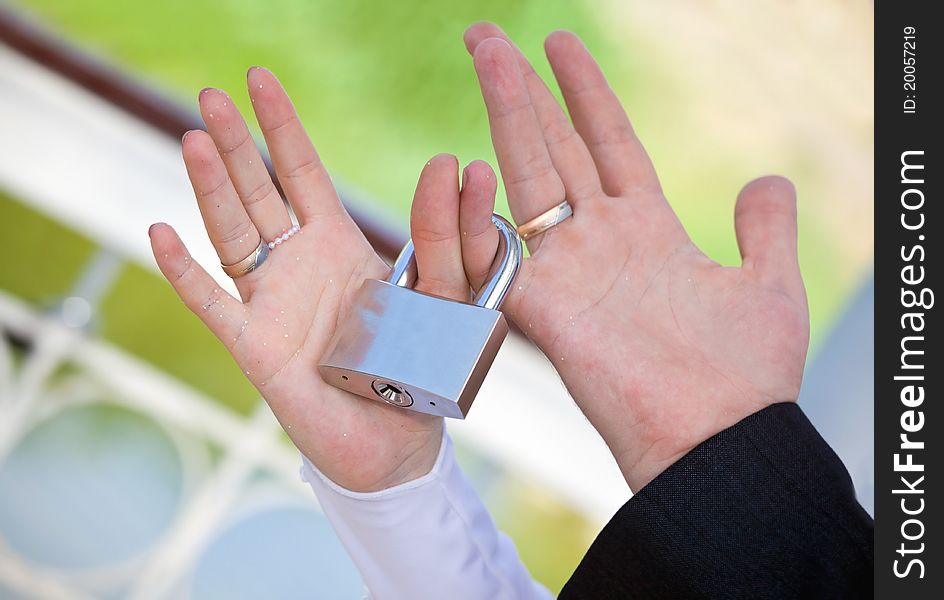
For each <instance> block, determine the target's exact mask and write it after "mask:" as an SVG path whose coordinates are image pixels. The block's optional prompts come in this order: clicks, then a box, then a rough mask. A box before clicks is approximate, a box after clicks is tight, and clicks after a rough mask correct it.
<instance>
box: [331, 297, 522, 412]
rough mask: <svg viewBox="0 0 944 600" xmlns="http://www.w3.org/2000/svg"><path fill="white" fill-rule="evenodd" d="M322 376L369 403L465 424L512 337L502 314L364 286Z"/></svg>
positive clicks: (338, 335) (335, 341)
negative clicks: (500, 349) (378, 402)
mask: <svg viewBox="0 0 944 600" xmlns="http://www.w3.org/2000/svg"><path fill="white" fill-rule="evenodd" d="M351 306H352V308H351V310H352V312H351V314H349V315H347V317H346V318H345V320H344V321H343V322H342V323H341V325H340V326H339V328H338V330H337V332H335V335H334V338H333V339H332V341H331V343H330V345H329V347H328V349H327V352H326V353H325V357H324V358H323V359H322V361H321V364H319V366H318V369H319V371H320V372H321V376H322V378H323V379H324V380H325V381H326V382H327V383H329V384H331V385H333V386H335V387H338V388H341V389H343V390H346V391H349V392H352V393H354V394H358V395H360V396H363V397H365V398H372V399H375V400H379V401H384V402H387V403H389V404H393V405H395V406H400V407H402V408H408V409H411V410H416V411H419V412H424V413H429V414H434V415H440V416H443V417H452V418H458V419H462V418H465V416H466V414H468V411H469V407H470V406H471V405H472V401H473V400H474V399H475V395H476V394H477V393H478V391H479V388H480V387H481V385H482V381H483V380H484V379H485V375H486V373H488V369H489V368H490V367H491V365H492V362H493V361H494V359H495V355H496V354H497V353H498V349H499V348H500V347H501V344H502V341H504V339H505V336H506V335H507V333H508V324H507V323H506V322H505V317H504V316H503V315H502V313H501V312H500V311H498V310H493V309H490V308H483V307H481V306H476V305H473V304H467V303H464V302H456V301H453V300H448V299H445V298H440V297H437V296H432V295H430V294H424V293H422V292H418V291H416V290H413V289H410V288H405V287H400V286H398V285H395V284H394V283H390V282H387V281H379V280H375V279H368V280H365V281H364V283H363V284H362V286H361V288H360V289H359V290H358V292H357V294H356V296H355V298H354V301H353V302H352V304H351Z"/></svg>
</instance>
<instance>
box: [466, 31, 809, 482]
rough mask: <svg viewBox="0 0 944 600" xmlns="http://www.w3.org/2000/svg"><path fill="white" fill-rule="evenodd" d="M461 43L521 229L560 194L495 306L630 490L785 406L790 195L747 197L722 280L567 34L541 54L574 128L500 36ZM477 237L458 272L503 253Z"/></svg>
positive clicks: (780, 183)
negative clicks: (564, 210)
mask: <svg viewBox="0 0 944 600" xmlns="http://www.w3.org/2000/svg"><path fill="white" fill-rule="evenodd" d="M465 43H466V46H467V48H468V50H469V52H471V53H472V54H473V58H474V65H475V70H476V72H477V74H478V77H479V82H480V84H481V88H482V95H483V97H484V99H485V104H486V107H487V109H488V116H489V121H490V124H491V132H492V141H493V143H494V146H495V152H496V154H497V156H498V163H499V166H500V168H501V173H502V178H503V179H504V182H505V189H506V191H507V195H508V201H509V204H510V207H511V212H512V215H513V216H514V218H515V221H517V222H518V223H519V224H520V223H524V222H526V221H528V220H530V219H532V218H534V217H535V216H537V215H539V214H540V213H542V212H544V211H545V210H547V209H549V208H551V207H553V206H554V205H556V204H557V203H559V202H560V201H561V200H562V199H564V198H566V199H567V200H569V201H570V203H571V205H572V206H573V210H574V216H573V217H572V218H571V219H568V220H567V221H564V222H563V223H561V224H559V225H558V226H556V227H554V228H553V229H551V230H549V231H548V232H546V233H544V234H543V235H541V236H539V237H538V238H534V239H532V240H530V241H529V249H530V251H531V257H530V258H529V259H528V260H526V261H525V262H524V264H523V265H522V269H521V272H520V275H519V276H518V280H517V282H516V285H515V288H514V290H513V291H512V293H511V294H510V295H509V297H508V299H507V301H506V302H505V311H506V313H508V314H509V315H510V316H511V317H512V319H513V320H514V321H515V322H516V323H517V324H518V326H519V327H520V328H521V329H522V330H523V331H524V332H525V333H526V334H527V335H528V336H529V337H530V338H531V339H532V340H533V341H534V342H535V343H536V344H537V346H538V347H540V349H541V350H542V351H543V352H544V353H545V354H546V355H547V356H548V357H549V358H550V359H551V361H552V362H553V364H554V366H555V367H557V370H558V372H559V373H560V375H561V377H562V379H563V381H564V383H565V384H566V385H567V388H568V390H569V391H570V392H571V394H572V395H573V397H574V399H575V401H576V402H577V404H578V405H579V406H580V408H581V409H582V410H583V412H584V414H585V415H586V416H587V418H588V419H589V420H590V421H591V423H592V424H593V425H594V426H595V427H596V428H597V430H598V431H599V432H600V434H601V435H602V436H603V438H604V439H605V440H606V442H607V444H608V445H609V447H610V450H611V451H612V452H613V454H614V456H615V457H616V459H617V462H618V463H619V465H620V468H621V470H622V472H623V475H624V477H625V478H626V481H627V482H628V483H629V485H630V487H631V488H632V489H635V490H638V489H639V488H641V487H642V486H644V485H645V484H646V483H648V482H649V481H650V480H652V479H653V478H654V477H655V476H656V475H658V474H659V473H660V472H661V471H662V470H664V469H665V468H666V467H667V466H669V465H671V464H672V463H674V462H675V461H677V460H678V459H679V458H681V457H682V456H683V455H684V454H686V453H687V452H688V451H689V450H691V449H692V448H694V447H695V446H696V445H698V444H699V443H701V442H702V441H704V440H706V439H707V438H709V437H711V436H712V435H713V434H715V433H717V432H719V431H721V430H723V429H725V428H727V427H729V426H731V425H733V424H734V423H736V422H737V421H739V420H740V419H742V418H744V417H746V416H748V415H750V414H752V413H754V412H756V411H758V410H760V409H761V408H764V407H765V406H767V405H770V404H774V403H777V402H791V401H795V400H796V398H797V394H798V393H799V388H800V380H801V378H802V374H803V365H804V361H805V356H806V350H807V343H808V338H809V318H808V313H807V305H806V294H805V291H804V288H803V282H802V280H801V278H800V271H799V267H798V264H797V248H796V200H795V192H794V189H793V186H792V185H791V184H790V183H789V182H788V181H787V180H785V179H783V178H780V177H765V178H761V179H758V180H755V181H753V182H751V183H749V184H748V185H747V186H746V187H745V188H744V189H743V191H742V192H741V194H740V196H739V197H738V199H737V203H736V205H735V210H734V213H735V214H734V220H735V227H736V230H737V239H738V245H739V247H740V250H741V256H742V264H741V266H740V267H739V268H734V267H723V266H721V265H719V264H717V263H715V262H714V261H712V260H710V259H709V258H708V257H706V256H705V255H704V254H703V253H702V252H701V251H700V250H699V249H698V248H697V247H696V246H695V245H694V244H693V243H692V241H691V240H690V239H689V237H688V235H687V234H686V232H685V229H684V228H683V227H682V225H681V223H680V222H679V220H678V218H677V217H676V215H675V213H674V212H673V211H672V208H671V207H670V205H669V203H668V201H667V200H666V198H665V197H664V195H663V193H662V190H661V187H660V185H659V181H658V178H657V177H656V173H655V170H654V169H653V167H652V165H651V163H650V161H649V158H648V157H647V156H646V152H645V150H644V149H643V147H642V144H641V143H640V141H639V139H638V138H637V137H636V135H635V134H634V132H633V129H632V127H631V126H630V123H629V120H628V119H627V117H626V115H625V113H624V112H623V109H622V107H621V106H620V104H619V101H618V100H617V98H616V96H615V95H614V93H613V91H612V90H611V89H610V88H609V87H608V85H607V83H606V80H605V79H604V77H603V74H602V72H601V71H600V69H599V67H598V66H597V64H596V63H595V62H594V60H593V58H592V57H591V56H590V54H589V53H588V52H587V50H586V48H585V47H584V46H583V44H582V43H581V42H580V40H579V39H578V38H577V37H576V36H575V35H573V34H572V33H568V32H556V33H553V34H551V35H550V36H549V37H548V38H547V41H546V44H545V49H546V52H547V56H548V60H549V61H550V64H551V67H552V68H553V71H554V75H555V77H556V79H557V83H558V85H559V86H560V89H561V92H562V93H563V97H564V100H565V102H566V104H567V108H568V110H569V112H570V117H571V118H570V119H568V118H567V116H566V115H565V114H564V112H563V111H562V110H561V108H560V106H559V105H558V103H557V102H556V101H555V99H554V98H553V96H552V95H551V94H550V92H549V91H548V89H547V87H546V86H545V85H544V83H543V82H542V81H541V79H540V78H539V77H538V76H537V75H536V74H535V73H534V70H533V69H532V68H531V66H530V65H529V64H528V62H527V60H526V59H525V58H524V56H523V55H522V54H521V53H520V52H519V51H517V50H516V49H515V48H513V47H512V46H511V45H510V42H509V41H508V39H507V37H506V36H505V35H504V33H502V31H501V30H500V29H498V27H496V26H495V25H492V24H489V23H479V24H476V25H473V26H472V27H470V28H469V29H468V30H467V31H466V35H465ZM478 227H479V228H480V229H481V230H482V231H483V232H486V233H485V234H484V239H483V238H482V237H480V238H478V239H476V240H474V242H472V243H469V242H467V243H466V245H465V246H464V247H463V255H464V256H465V257H466V260H467V261H468V260H470V259H471V258H473V257H478V256H481V255H482V254H487V253H488V252H489V251H494V250H493V248H494V244H495V243H497V242H496V240H495V237H496V236H495V234H494V233H492V232H490V231H488V230H487V229H485V228H482V227H481V224H480V225H479V226H478ZM463 241H466V240H465V239H463ZM466 246H469V247H466ZM473 246H474V247H473ZM477 260H479V261H480V260H481V259H477ZM476 264H480V262H478V263H476ZM468 270H469V272H470V278H471V281H472V283H473V285H476V284H477V281H476V279H475V277H474V276H473V275H474V273H473V271H474V269H473V268H469V269H468Z"/></svg>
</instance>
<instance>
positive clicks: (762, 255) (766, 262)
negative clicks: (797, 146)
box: [734, 175, 800, 283]
mask: <svg viewBox="0 0 944 600" xmlns="http://www.w3.org/2000/svg"><path fill="white" fill-rule="evenodd" d="M734 229H735V232H736V233H737V241H738V248H739V249H740V251H741V260H742V268H744V269H746V270H748V271H751V272H753V273H754V274H755V275H756V276H757V277H759V278H761V279H764V280H767V281H769V282H771V283H784V282H790V281H793V280H794V279H796V278H799V273H800V268H799V263H798V259H797V206H796V189H795V188H794V187H793V184H792V183H791V182H790V180H789V179H786V178H784V177H780V176H777V175H771V176H768V177H761V178H759V179H755V180H753V181H751V182H750V183H748V184H747V185H745V186H744V188H743V189H742V190H741V193H740V194H738V198H737V204H736V205H735V208H734Z"/></svg>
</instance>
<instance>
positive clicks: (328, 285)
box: [230, 218, 440, 489]
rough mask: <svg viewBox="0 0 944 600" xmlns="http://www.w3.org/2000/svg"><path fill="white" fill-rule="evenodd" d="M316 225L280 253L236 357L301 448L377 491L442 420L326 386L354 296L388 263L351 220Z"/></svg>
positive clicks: (330, 470)
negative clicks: (322, 371) (325, 360)
mask: <svg viewBox="0 0 944 600" xmlns="http://www.w3.org/2000/svg"><path fill="white" fill-rule="evenodd" d="M340 222H341V224H342V226H341V227H339V226H338V220H332V221H331V222H330V224H320V223H312V224H310V225H307V226H306V227H305V228H304V229H302V230H301V231H300V232H299V233H298V234H297V235H295V236H294V237H293V238H292V239H290V240H288V241H287V242H285V243H284V244H282V245H281V246H280V247H279V248H278V250H277V251H275V252H273V253H272V256H271V258H270V260H269V261H267V262H268V263H269V264H268V267H269V269H268V272H267V273H266V275H265V278H264V279H263V280H262V281H261V282H260V283H259V288H258V289H257V290H256V291H255V293H254V294H253V295H252V298H251V300H250V302H248V303H246V305H245V306H246V312H247V316H246V319H245V320H246V321H247V323H245V325H246V329H245V331H244V332H243V333H242V334H241V335H239V336H238V337H237V339H236V341H235V342H234V344H233V345H232V346H231V348H230V350H231V352H232V353H233V356H234V358H235V359H236V361H237V362H238V363H239V365H240V366H241V368H242V369H243V372H245V373H246V375H247V377H248V378H249V379H250V381H252V382H253V384H255V385H256V387H257V388H258V389H259V390H260V392H261V393H262V395H263V396H264V397H265V399H266V401H267V402H268V403H269V406H270V407H271V408H272V410H273V412H274V413H275V415H276V417H277V418H278V420H279V422H280V423H281V424H282V426H283V428H284V429H285V430H286V432H287V433H288V435H289V436H290V437H291V438H292V441H293V442H294V443H295V444H296V446H298V448H299V449H300V450H301V451H302V452H303V453H304V454H305V455H306V456H309V457H313V460H315V461H316V462H320V461H318V457H323V456H331V457H332V459H331V460H330V461H328V462H324V463H323V464H321V465H320V466H321V467H322V470H323V471H324V472H325V474H326V475H328V476H329V477H330V478H331V479H333V480H334V481H335V482H337V483H339V484H340V485H342V486H345V487H348V488H351V489H368V488H373V487H376V485H375V484H377V482H381V481H383V480H384V478H386V477H388V476H389V475H390V474H391V472H392V471H394V470H395V468H396V467H397V466H398V463H397V461H398V460H400V461H402V460H403V459H404V458H405V456H407V455H408V454H409V451H410V450H411V449H414V448H415V447H416V446H417V445H418V444H422V443H425V442H426V440H427V438H428V437H429V435H430V434H432V433H435V432H436V431H437V430H438V428H439V427H440V419H437V418H435V417H431V416H429V415H424V414H421V413H415V412H411V411H403V410H400V409H396V408H393V407H390V406H387V405H385V404H381V403H379V402H367V401H364V400H363V399H360V398H358V397H356V396H353V395H351V394H348V393H346V392H343V391H341V390H338V389H337V388H334V387H332V386H330V385H328V384H326V383H325V382H324V381H323V380H322V379H321V377H320V376H319V374H318V370H317V364H318V361H319V359H320V358H321V357H322V355H323V354H324V350H325V347H326V345H327V343H328V341H329V340H330V339H331V336H332V335H333V333H334V329H335V327H336V325H337V323H338V320H339V318H340V317H341V316H342V315H345V314H347V312H348V308H349V305H350V302H351V298H352V296H353V293H354V292H355V291H357V289H358V287H359V286H360V284H361V282H362V281H363V280H364V279H365V278H368V277H370V278H383V277H384V276H385V275H386V272H387V270H388V268H387V266H386V264H385V263H384V262H383V261H382V260H381V259H380V258H379V257H378V256H377V255H376V253H374V251H373V249H371V247H370V245H369V244H368V243H367V241H366V240H365V239H364V238H363V236H362V235H361V234H360V232H359V231H358V230H357V229H356V228H354V226H353V225H352V224H351V223H350V222H349V221H348V219H346V218H344V219H342V220H341V221H340Z"/></svg>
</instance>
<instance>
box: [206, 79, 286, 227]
mask: <svg viewBox="0 0 944 600" xmlns="http://www.w3.org/2000/svg"><path fill="white" fill-rule="evenodd" d="M200 113H201V114H202V115H203V121H204V122H205V123H206V126H207V131H208V132H209V134H210V137H212V138H213V142H214V144H216V149H217V151H218V152H219V154H220V157H221V158H222V159H223V163H224V164H225V165H226V170H227V171H228V172H229V177H230V180H232V182H233V187H234V188H235V189H236V193H237V194H238V195H239V199H240V201H242V203H243V207H245V209H246V213H247V214H248V215H249V218H250V219H252V222H253V223H255V225H256V228H257V229H258V230H259V233H261V234H262V238H263V239H265V240H266V241H271V240H273V239H275V238H276V237H278V236H279V235H281V234H282V233H284V232H285V231H287V230H288V229H289V228H290V227H291V226H292V220H291V219H290V218H289V216H288V211H287V210H286V208H285V203H284V202H283V201H282V197H281V196H280V195H279V192H278V190H276V189H275V185H274V184H273V183H272V178H271V177H269V171H268V170H267V169H266V167H265V164H264V163H263V162H262V156H261V155H260V154H259V150H258V149H257V148H256V143H255V141H254V140H253V139H252V135H250V133H249V128H247V127H246V122H245V121H244V120H243V118H242V115H240V114H239V111H238V110H237V109H236V106H235V105H234V104H233V101H232V100H231V99H230V97H229V96H228V95H227V94H226V93H225V92H223V91H222V90H216V89H212V88H206V89H204V90H203V91H202V92H200Z"/></svg>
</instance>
